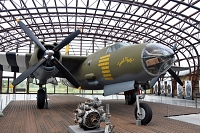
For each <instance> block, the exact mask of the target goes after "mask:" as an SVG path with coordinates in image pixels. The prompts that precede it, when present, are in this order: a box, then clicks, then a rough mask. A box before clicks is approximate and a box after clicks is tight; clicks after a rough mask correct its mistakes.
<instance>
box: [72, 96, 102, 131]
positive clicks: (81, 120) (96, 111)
mask: <svg viewBox="0 0 200 133" xmlns="http://www.w3.org/2000/svg"><path fill="white" fill-rule="evenodd" d="M100 105H101V100H99V99H98V98H94V100H93V101H91V100H86V101H85V102H84V103H80V104H79V105H78V108H77V109H76V110H74V113H75V119H74V121H75V123H78V124H79V127H80V128H83V129H84V130H87V129H96V128H99V127H100V123H101V122H105V119H106V113H105V111H104V110H103V106H100Z"/></svg>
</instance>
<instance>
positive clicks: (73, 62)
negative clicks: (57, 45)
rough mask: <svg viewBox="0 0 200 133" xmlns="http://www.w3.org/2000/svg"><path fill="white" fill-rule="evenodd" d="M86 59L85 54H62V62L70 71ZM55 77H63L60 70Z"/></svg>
mask: <svg viewBox="0 0 200 133" xmlns="http://www.w3.org/2000/svg"><path fill="white" fill-rule="evenodd" d="M86 59H87V57H86V56H69V55H62V64H63V65H64V66H65V67H66V68H67V69H68V70H69V71H70V72H73V71H75V70H76V68H77V67H78V66H79V65H80V64H81V63H83V62H84V61H85V60H86ZM56 77H61V78H64V76H63V75H62V73H61V72H59V73H58V74H57V75H56Z"/></svg>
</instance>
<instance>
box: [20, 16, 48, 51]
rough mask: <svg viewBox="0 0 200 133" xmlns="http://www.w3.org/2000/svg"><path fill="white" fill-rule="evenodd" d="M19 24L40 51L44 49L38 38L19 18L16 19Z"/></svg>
mask: <svg viewBox="0 0 200 133" xmlns="http://www.w3.org/2000/svg"><path fill="white" fill-rule="evenodd" d="M16 21H17V22H18V24H19V26H20V27H21V28H22V29H23V30H24V32H25V33H26V34H27V35H28V36H29V37H30V38H31V39H32V40H33V41H34V42H35V44H37V45H38V47H39V48H40V49H42V51H43V52H44V51H46V48H45V47H44V46H43V45H42V43H41V42H40V41H39V40H38V38H37V37H36V36H35V35H34V34H33V32H32V31H31V30H30V29H29V28H28V27H27V26H26V25H25V24H24V23H23V22H22V21H20V20H19V19H17V20H16Z"/></svg>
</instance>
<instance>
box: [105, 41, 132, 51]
mask: <svg viewBox="0 0 200 133" xmlns="http://www.w3.org/2000/svg"><path fill="white" fill-rule="evenodd" d="M128 45H129V44H128V43H124V42H118V43H116V44H114V45H112V46H110V47H108V49H107V52H106V53H111V52H114V51H116V50H118V49H119V48H121V47H124V46H128Z"/></svg>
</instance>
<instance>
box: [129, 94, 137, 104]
mask: <svg viewBox="0 0 200 133" xmlns="http://www.w3.org/2000/svg"><path fill="white" fill-rule="evenodd" d="M135 101H136V95H135V93H133V94H131V95H129V97H128V105H133V104H134V103H135Z"/></svg>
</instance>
